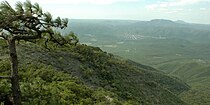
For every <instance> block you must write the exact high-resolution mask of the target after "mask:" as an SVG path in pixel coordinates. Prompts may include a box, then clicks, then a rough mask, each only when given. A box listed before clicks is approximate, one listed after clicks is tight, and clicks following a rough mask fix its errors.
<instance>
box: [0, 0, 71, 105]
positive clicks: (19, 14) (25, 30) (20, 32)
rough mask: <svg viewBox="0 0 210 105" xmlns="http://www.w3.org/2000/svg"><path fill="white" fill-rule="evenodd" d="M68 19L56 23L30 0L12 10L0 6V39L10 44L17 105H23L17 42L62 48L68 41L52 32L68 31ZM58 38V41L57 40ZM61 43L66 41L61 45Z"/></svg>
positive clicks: (4, 4) (18, 3)
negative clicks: (59, 46) (39, 40)
mask: <svg viewBox="0 0 210 105" xmlns="http://www.w3.org/2000/svg"><path fill="white" fill-rule="evenodd" d="M67 24H68V19H61V18H60V17H58V18H56V19H53V17H52V15H51V14H50V13H49V12H45V13H44V12H43V11H42V8H41V7H40V6H39V4H38V3H34V4H32V3H31V2H30V1H29V0H27V1H25V2H23V3H22V2H17V3H16V5H15V8H12V6H10V4H9V3H8V2H7V1H3V2H1V4H0V37H1V38H3V39H4V40H6V41H7V44H8V49H9V56H10V63H11V76H8V77H2V78H10V79H11V84H12V94H13V100H14V104H15V105H21V92H20V85H19V77H18V57H17V53H16V42H17V41H20V40H25V41H31V40H36V39H41V38H44V39H46V42H47V41H52V42H55V43H58V44H60V45H63V44H65V43H66V41H65V40H64V39H63V38H61V37H62V36H61V35H58V34H57V33H56V34H55V32H54V31H53V28H61V29H63V28H65V27H67ZM58 36H59V37H58ZM60 39H62V40H63V41H59V40H60Z"/></svg>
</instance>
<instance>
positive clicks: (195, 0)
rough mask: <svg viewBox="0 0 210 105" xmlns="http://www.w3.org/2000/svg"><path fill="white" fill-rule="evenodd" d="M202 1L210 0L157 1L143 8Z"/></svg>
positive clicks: (183, 4) (182, 4) (209, 0)
mask: <svg viewBox="0 0 210 105" xmlns="http://www.w3.org/2000/svg"><path fill="white" fill-rule="evenodd" d="M202 1H207V2H210V0H172V1H168V2H157V3H155V4H150V5H146V6H145V8H147V9H151V10H153V9H156V8H166V7H174V6H185V5H190V4H195V3H199V2H202Z"/></svg>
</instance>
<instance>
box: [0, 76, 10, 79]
mask: <svg viewBox="0 0 210 105" xmlns="http://www.w3.org/2000/svg"><path fill="white" fill-rule="evenodd" d="M10 78H11V76H0V79H10Z"/></svg>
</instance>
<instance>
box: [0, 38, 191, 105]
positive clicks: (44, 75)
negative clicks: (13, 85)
mask: <svg viewBox="0 0 210 105" xmlns="http://www.w3.org/2000/svg"><path fill="white" fill-rule="evenodd" d="M21 43H25V42H21ZM1 45H2V47H1V50H0V51H1V57H0V58H1V60H0V64H1V65H0V67H1V70H3V71H1V75H3V74H5V75H6V74H7V73H8V72H9V69H10V68H9V66H5V65H9V63H8V62H7V60H8V59H7V55H6V54H7V50H6V49H7V46H5V45H4V43H3V42H2V41H1ZM48 47H49V48H50V49H51V50H47V49H45V48H44V47H42V45H34V44H32V43H26V44H24V45H23V44H19V45H18V47H17V49H18V56H19V60H20V61H24V62H22V63H20V77H21V91H22V93H23V100H24V103H25V104H38V103H41V104H50V103H51V104H65V103H72V104H82V103H83V104H100V105H101V104H104V105H107V104H117V105H118V104H132V105H135V104H136V105H139V104H143V105H147V104H148V105H151V104H154V105H157V104H159V105H163V104H171V105H177V104H179V105H182V104H183V105H184V104H186V103H184V102H183V101H181V100H180V99H179V98H178V97H177V95H178V94H180V93H182V92H184V91H186V90H188V89H189V87H188V85H186V84H185V83H184V82H182V81H180V80H179V79H176V78H173V77H169V76H166V75H165V74H164V73H162V72H159V71H157V70H155V69H153V68H151V67H148V66H144V65H141V64H138V63H135V62H133V61H128V60H124V59H122V58H120V57H116V56H113V55H112V54H108V53H106V52H103V51H102V50H101V49H100V48H97V47H90V46H86V45H80V44H79V45H77V46H63V47H61V46H60V47H56V46H55V45H49V46H48ZM37 65H39V66H37ZM9 87H10V86H9V85H8V84H7V81H5V80H1V87H0V88H1V89H0V90H1V96H3V95H4V94H8V93H9V92H10V89H9ZM40 99H42V101H40ZM51 99H53V100H54V101H51Z"/></svg>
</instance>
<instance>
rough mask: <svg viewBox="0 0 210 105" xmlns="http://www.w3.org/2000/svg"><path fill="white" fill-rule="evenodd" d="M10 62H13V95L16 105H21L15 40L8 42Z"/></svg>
mask: <svg viewBox="0 0 210 105" xmlns="http://www.w3.org/2000/svg"><path fill="white" fill-rule="evenodd" d="M8 46H9V53H10V62H11V84H12V94H13V100H14V105H21V92H20V85H19V77H18V60H17V52H16V45H15V40H14V39H9V40H8Z"/></svg>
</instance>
